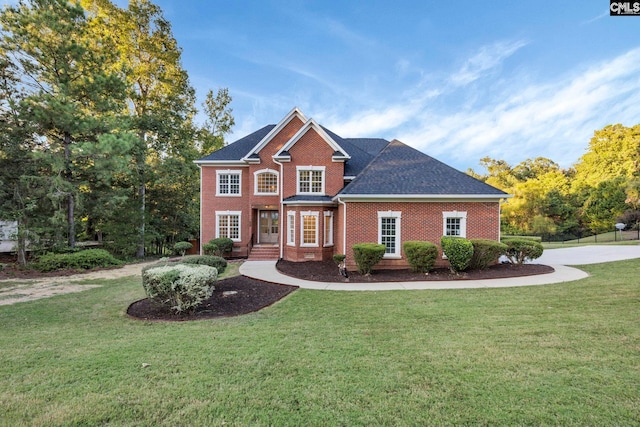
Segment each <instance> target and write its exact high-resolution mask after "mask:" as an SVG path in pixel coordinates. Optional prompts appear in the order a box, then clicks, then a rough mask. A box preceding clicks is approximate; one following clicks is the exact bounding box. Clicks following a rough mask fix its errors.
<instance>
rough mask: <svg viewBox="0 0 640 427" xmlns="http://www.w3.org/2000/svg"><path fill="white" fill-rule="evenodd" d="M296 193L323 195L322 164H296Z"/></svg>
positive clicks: (323, 170)
mask: <svg viewBox="0 0 640 427" xmlns="http://www.w3.org/2000/svg"><path fill="white" fill-rule="evenodd" d="M296 169H297V171H298V194H314V195H318V196H319V195H324V172H325V167H324V166H298V167H297V168H296Z"/></svg>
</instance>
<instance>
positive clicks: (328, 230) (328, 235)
mask: <svg viewBox="0 0 640 427" xmlns="http://www.w3.org/2000/svg"><path fill="white" fill-rule="evenodd" d="M324 246H333V212H332V211H325V213H324Z"/></svg>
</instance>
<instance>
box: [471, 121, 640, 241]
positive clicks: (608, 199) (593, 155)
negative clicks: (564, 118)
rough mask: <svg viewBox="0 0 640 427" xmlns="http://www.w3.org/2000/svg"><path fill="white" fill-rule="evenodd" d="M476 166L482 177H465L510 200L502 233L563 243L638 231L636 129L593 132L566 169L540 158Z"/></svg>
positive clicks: (639, 138)
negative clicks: (623, 229) (618, 228)
mask: <svg viewBox="0 0 640 427" xmlns="http://www.w3.org/2000/svg"><path fill="white" fill-rule="evenodd" d="M480 164H481V166H482V167H483V168H484V169H485V170H486V172H485V173H484V174H479V173H476V172H475V171H474V170H473V169H470V170H469V171H468V173H469V174H470V175H472V176H474V177H476V178H479V179H481V180H483V181H485V182H486V183H488V184H491V185H493V186H495V187H497V188H500V189H501V190H503V191H506V192H507V193H510V194H513V198H511V199H508V200H507V201H506V202H505V203H504V204H503V206H502V218H501V221H502V224H501V225H502V230H503V233H506V234H533V235H539V236H543V237H544V238H548V239H556V240H569V239H575V238H579V237H583V236H589V235H593V234H600V233H603V232H609V231H614V230H615V224H616V223H624V224H625V225H626V226H627V228H628V229H636V230H637V229H638V227H639V226H640V125H635V126H633V127H625V126H623V125H621V124H616V125H609V126H606V127H604V128H603V129H600V130H597V131H595V132H594V135H593V137H592V138H591V141H590V142H589V146H588V148H587V150H586V152H585V154H584V155H583V156H582V157H581V158H580V159H579V160H578V162H577V163H576V164H574V165H573V166H572V167H570V168H568V169H563V168H560V167H559V165H558V164H557V163H555V162H554V161H552V160H550V159H547V158H544V157H538V158H535V159H527V160H525V161H523V162H521V163H519V164H518V165H516V166H511V165H509V164H508V163H507V162H505V161H504V160H495V159H492V158H489V157H485V158H483V159H481V161H480Z"/></svg>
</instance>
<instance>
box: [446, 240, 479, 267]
mask: <svg viewBox="0 0 640 427" xmlns="http://www.w3.org/2000/svg"><path fill="white" fill-rule="evenodd" d="M440 244H441V245H442V252H444V254H445V256H446V257H447V259H448V260H449V266H450V268H451V271H453V272H454V273H458V272H460V271H464V270H465V269H466V268H467V267H468V266H469V262H470V261H471V257H472V256H473V244H471V242H470V241H469V240H467V239H465V238H463V237H453V236H442V239H441V240H440Z"/></svg>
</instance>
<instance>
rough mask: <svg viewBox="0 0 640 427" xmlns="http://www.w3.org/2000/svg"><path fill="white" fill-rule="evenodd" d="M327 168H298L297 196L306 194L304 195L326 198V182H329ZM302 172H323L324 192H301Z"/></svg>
mask: <svg viewBox="0 0 640 427" xmlns="http://www.w3.org/2000/svg"><path fill="white" fill-rule="evenodd" d="M326 169H327V168H326V166H296V194H304V195H313V196H324V195H325V194H326V192H325V182H326V180H327V173H326ZM302 171H321V172H322V190H321V191H320V192H319V193H316V192H312V191H305V192H302V191H300V172H302ZM309 189H311V185H309Z"/></svg>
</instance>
